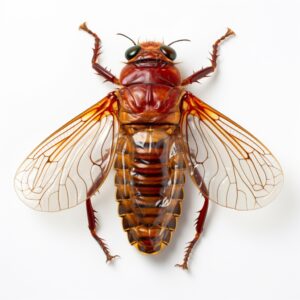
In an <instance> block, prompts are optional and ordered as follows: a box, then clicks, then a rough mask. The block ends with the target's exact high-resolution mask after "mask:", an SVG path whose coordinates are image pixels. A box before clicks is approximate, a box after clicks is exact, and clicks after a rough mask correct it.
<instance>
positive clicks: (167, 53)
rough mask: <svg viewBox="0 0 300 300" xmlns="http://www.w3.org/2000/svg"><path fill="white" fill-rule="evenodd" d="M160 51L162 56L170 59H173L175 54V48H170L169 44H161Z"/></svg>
mask: <svg viewBox="0 0 300 300" xmlns="http://www.w3.org/2000/svg"><path fill="white" fill-rule="evenodd" d="M160 51H161V52H162V53H163V55H164V56H166V57H167V58H169V59H171V60H175V58H176V56H177V54H176V52H175V50H174V49H173V48H171V47H170V46H166V45H162V46H161V47H160Z"/></svg>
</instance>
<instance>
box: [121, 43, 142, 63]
mask: <svg viewBox="0 0 300 300" xmlns="http://www.w3.org/2000/svg"><path fill="white" fill-rule="evenodd" d="M140 50H141V46H139V45H135V46H132V47H130V48H128V49H127V50H126V52H125V57H126V59H127V60H130V59H132V58H134V57H135V56H136V55H137V54H138V53H139V52H140Z"/></svg>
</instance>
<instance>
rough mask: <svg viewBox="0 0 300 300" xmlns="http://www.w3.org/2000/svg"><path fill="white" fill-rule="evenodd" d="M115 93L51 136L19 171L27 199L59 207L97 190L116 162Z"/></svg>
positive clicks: (42, 207)
mask: <svg viewBox="0 0 300 300" xmlns="http://www.w3.org/2000/svg"><path fill="white" fill-rule="evenodd" d="M115 101H116V96H115V95H114V94H109V95H108V96H107V97H106V98H104V99H103V100H101V101H100V102H98V103H96V104H95V105H93V106H92V107H90V108H89V109H87V110H86V111H84V112H83V113H82V114H80V115H78V116H77V117H75V118H74V119H72V120H71V121H69V122H68V123H67V124H65V125H64V126H62V127H61V128H60V129H58V130H57V131H56V132H54V133H53V134H52V135H50V136H49V137H48V138H47V139H45V140H44V141H43V142H42V143H41V144H40V145H39V146H38V147H37V148H36V149H34V150H33V151H32V153H31V154H30V155H29V156H28V157H27V158H26V159H25V161H24V162H23V163H22V164H21V166H20V167H19V169H18V171H17V173H16V176H15V188H16V191H17V193H18V195H19V196H20V198H21V200H22V201H24V202H25V204H27V205H28V206H30V207H31V208H33V209H36V210H41V211H58V210H62V209H67V208H70V207H73V206H76V205H78V204H79V203H81V202H83V201H85V200H86V199H87V198H88V197H90V196H92V195H93V194H94V193H95V191H96V190H97V189H98V188H99V187H100V185H101V184H102V183H103V181H104V179H105V178H106V175H107V173H108V171H109V169H110V167H111V164H112V160H113V155H114V150H115V144H116V140H117V131H118V122H117V120H116V116H115V114H114V110H113V105H114V103H115Z"/></svg>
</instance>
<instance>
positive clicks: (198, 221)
mask: <svg viewBox="0 0 300 300" xmlns="http://www.w3.org/2000/svg"><path fill="white" fill-rule="evenodd" d="M202 186H203V187H205V186H204V185H202ZM200 190H201V188H200ZM205 190H206V188H205ZM204 194H206V193H204ZM204 198H205V200H204V204H203V207H202V209H201V210H200V211H199V216H198V218H197V219H196V224H195V225H196V233H195V236H194V238H193V239H192V240H191V241H190V242H189V243H188V246H187V247H186V250H185V254H184V258H183V262H182V263H181V264H176V265H175V266H176V267H181V268H182V269H184V270H187V269H188V261H189V257H190V254H191V252H192V250H193V247H194V246H195V244H196V243H197V241H198V240H199V238H200V235H201V232H202V230H203V225H204V222H205V218H206V215H207V210H208V203H209V199H208V197H206V196H204Z"/></svg>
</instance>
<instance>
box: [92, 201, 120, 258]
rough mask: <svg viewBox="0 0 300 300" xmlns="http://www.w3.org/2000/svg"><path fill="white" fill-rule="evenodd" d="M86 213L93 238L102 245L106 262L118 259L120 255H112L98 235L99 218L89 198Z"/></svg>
mask: <svg viewBox="0 0 300 300" xmlns="http://www.w3.org/2000/svg"><path fill="white" fill-rule="evenodd" d="M86 211H87V217H88V222H89V229H90V232H91V234H92V236H93V238H94V239H95V240H96V241H97V243H98V244H99V245H100V247H101V249H102V250H103V252H104V253H105V255H106V262H109V261H111V260H112V259H113V258H115V257H118V255H111V254H110V252H109V249H108V247H107V245H106V244H105V243H104V241H103V239H101V238H100V237H99V236H98V235H97V233H96V227H97V218H96V216H95V212H96V211H95V210H94V209H93V206H92V202H91V199H90V198H88V199H87V200H86Z"/></svg>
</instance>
